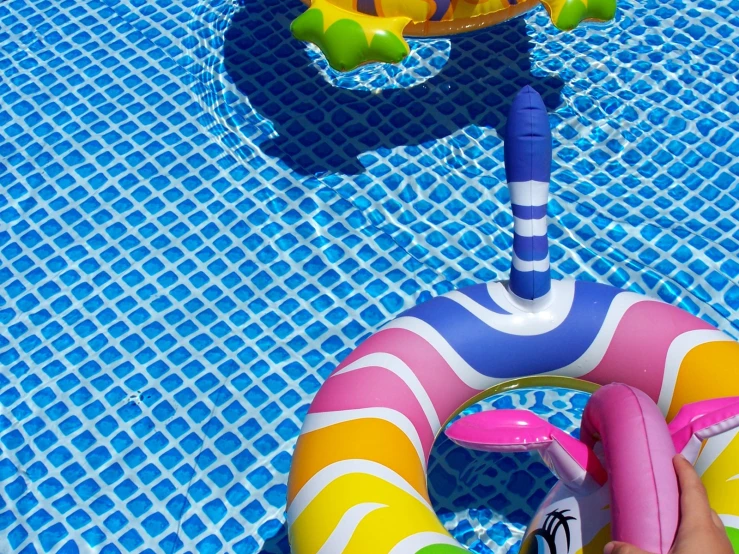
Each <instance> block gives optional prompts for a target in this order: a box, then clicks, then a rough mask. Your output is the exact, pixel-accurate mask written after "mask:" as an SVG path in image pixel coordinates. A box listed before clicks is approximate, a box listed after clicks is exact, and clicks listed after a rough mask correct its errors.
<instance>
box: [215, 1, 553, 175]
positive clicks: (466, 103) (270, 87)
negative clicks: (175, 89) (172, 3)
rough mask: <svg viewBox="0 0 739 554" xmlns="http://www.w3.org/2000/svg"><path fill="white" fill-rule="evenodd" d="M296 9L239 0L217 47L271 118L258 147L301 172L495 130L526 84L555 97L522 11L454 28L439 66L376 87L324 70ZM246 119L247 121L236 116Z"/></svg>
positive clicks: (338, 169) (348, 167)
mask: <svg viewBox="0 0 739 554" xmlns="http://www.w3.org/2000/svg"><path fill="white" fill-rule="evenodd" d="M303 9H304V7H303V6H302V4H301V3H300V2H298V1H297V0H244V1H243V2H242V3H241V5H240V9H239V11H238V12H236V13H235V14H234V16H233V19H232V21H231V24H230V26H229V28H228V30H227V31H226V34H225V43H224V48H223V55H224V63H225V67H226V71H227V73H228V75H229V76H230V78H231V80H232V81H233V82H234V83H235V85H236V86H237V88H238V90H239V91H240V92H241V93H243V94H244V95H245V96H246V97H247V98H248V101H249V104H250V105H251V106H252V108H253V109H254V110H255V111H256V112H257V113H259V114H260V115H261V116H263V117H264V118H266V119H268V120H269V121H271V123H272V125H273V126H274V130H275V132H276V136H274V135H273V136H272V137H270V138H263V139H261V140H262V142H261V143H259V144H258V146H259V148H260V149H261V150H262V151H263V152H264V153H265V154H266V155H268V156H271V157H275V158H279V159H280V160H282V161H283V162H284V163H285V164H286V165H288V166H289V167H290V168H291V169H293V170H295V171H296V172H298V173H300V174H301V175H321V174H326V173H343V174H347V175H356V174H360V173H363V172H364V167H363V166H362V164H361V163H360V161H359V160H358V156H360V155H361V154H363V153H365V152H373V151H376V150H378V149H383V148H385V149H390V148H395V147H399V146H411V145H418V144H422V143H429V142H433V141H439V140H441V139H444V138H446V137H449V136H450V135H452V134H453V133H454V132H455V131H457V130H459V129H461V128H464V127H467V126H469V125H477V126H480V127H488V128H495V129H496V130H497V132H498V133H500V132H501V131H502V127H503V125H504V122H505V114H506V113H507V110H508V106H509V104H510V101H511V100H512V97H513V95H515V93H516V92H517V91H518V90H519V89H520V88H521V87H522V86H524V85H526V84H530V85H532V86H533V87H534V88H535V89H536V90H537V91H539V92H540V93H541V94H542V96H543V97H544V100H545V103H546V104H547V107H548V108H549V109H550V110H551V109H554V108H556V107H557V106H558V105H559V104H560V102H561V100H560V93H561V90H562V87H563V85H564V83H563V82H562V81H561V80H560V79H559V78H557V77H552V76H545V77H540V76H536V75H534V74H532V64H531V60H530V53H531V50H532V48H533V45H532V43H531V42H530V40H529V37H528V36H527V34H526V29H527V28H526V23H525V21H524V20H523V19H521V18H518V19H515V20H513V21H509V22H507V23H504V24H501V25H498V26H496V27H493V28H490V29H484V30H482V31H478V32H477V33H474V34H471V35H463V36H458V37H453V38H452V39H451V40H452V45H451V54H450V58H449V60H448V61H447V62H446V64H445V65H444V67H443V68H442V69H441V70H440V72H439V73H438V74H437V75H435V76H433V77H431V78H430V79H428V80H427V81H425V82H423V83H421V84H419V85H416V86H411V87H409V88H404V89H391V90H382V91H380V92H378V93H375V92H372V91H361V90H348V89H345V88H339V87H336V86H334V85H332V84H330V83H329V82H327V81H326V80H325V79H324V77H323V76H322V75H321V73H320V70H319V68H318V67H316V65H315V63H314V62H313V61H312V60H311V58H310V57H309V55H308V51H307V50H306V48H305V45H304V44H303V43H301V42H299V41H297V40H295V39H294V38H293V37H292V35H291V34H290V23H291V21H292V20H293V19H294V18H295V17H297V16H298V15H299V14H300V13H301V11H302V10H303ZM242 117H244V116H242ZM245 117H248V115H247V116H245ZM247 123H251V124H252V125H253V124H254V121H247V120H246V119H244V121H242V122H241V123H240V124H239V125H244V124H247Z"/></svg>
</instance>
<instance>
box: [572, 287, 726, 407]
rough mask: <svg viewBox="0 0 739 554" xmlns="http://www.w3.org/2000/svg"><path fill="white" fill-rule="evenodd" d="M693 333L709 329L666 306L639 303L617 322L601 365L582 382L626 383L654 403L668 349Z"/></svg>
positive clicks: (681, 311) (655, 303)
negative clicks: (680, 337)
mask: <svg viewBox="0 0 739 554" xmlns="http://www.w3.org/2000/svg"><path fill="white" fill-rule="evenodd" d="M697 329H713V327H711V326H710V325H709V324H708V323H706V322H704V321H702V320H700V319H698V318H697V317H694V316H692V315H690V314H689V313H688V312H685V311H683V310H681V309H680V308H676V307H674V306H670V305H669V304H664V303H662V302H639V303H638V304H635V305H633V306H632V307H631V308H629V309H628V310H627V311H626V313H625V314H624V315H623V317H622V318H621V321H620V322H619V323H618V327H617V328H616V332H615V333H614V335H613V338H612V339H611V343H610V344H609V345H608V349H607V350H606V353H605V356H603V359H602V360H601V362H600V363H599V364H598V365H597V366H596V367H595V369H594V370H593V371H591V372H590V373H588V374H586V375H584V376H583V377H582V379H586V380H588V381H593V382H595V383H600V384H607V383H612V382H614V381H616V382H628V383H629V385H633V386H634V387H637V388H639V389H641V390H642V391H644V392H645V393H646V394H647V395H649V397H651V398H652V399H653V400H655V401H657V399H658V398H659V393H660V389H661V388H662V379H663V376H664V372H665V361H666V359H667V351H668V350H669V348H670V345H671V344H672V342H673V341H674V340H675V339H676V338H677V337H678V336H680V335H682V334H683V333H686V332H688V331H694V330H697Z"/></svg>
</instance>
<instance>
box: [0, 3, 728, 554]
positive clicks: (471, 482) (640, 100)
mask: <svg viewBox="0 0 739 554" xmlns="http://www.w3.org/2000/svg"><path fill="white" fill-rule="evenodd" d="M303 9H304V8H303V7H302V4H301V3H300V2H299V1H298V0H263V1H257V0H245V1H244V2H241V3H239V2H231V1H226V0H213V1H207V0H179V1H178V0H156V1H144V0H106V1H101V0H89V1H87V2H73V1H68V0H59V1H55V2H50V1H45V0H42V1H38V2H31V1H28V2H26V1H19V0H4V1H0V99H1V102H0V551H2V552H13V553H16V552H17V553H20V552H23V553H32V552H63V553H72V552H103V553H106V554H112V553H117V552H137V553H140V552H146V553H149V552H165V553H167V554H169V553H172V552H200V553H211V552H236V553H256V552H261V553H264V554H275V553H285V552H288V547H287V540H286V531H285V525H284V504H285V494H286V481H287V473H288V469H289V465H290V455H291V452H292V449H293V447H294V444H295V439H296V436H297V434H298V431H299V428H300V424H301V421H302V418H303V417H304V415H305V413H306V410H307V407H308V404H309V402H310V400H311V398H312V397H313V395H314V394H315V392H316V390H317V389H318V387H319V386H320V383H321V382H322V381H323V379H325V377H326V376H327V375H328V373H329V372H330V371H331V369H332V368H333V367H335V366H336V364H337V363H338V362H339V360H341V359H342V358H343V357H345V356H346V355H347V353H348V352H350V351H351V349H352V348H353V347H355V346H356V344H357V343H359V342H360V341H361V340H363V339H364V338H365V337H366V336H367V335H368V334H369V333H371V332H373V331H374V330H376V329H377V328H378V327H379V326H380V325H382V324H383V323H384V322H386V321H388V320H389V319H391V318H392V317H394V316H396V315H397V314H398V313H400V312H401V311H402V310H404V309H407V308H409V307H411V306H412V305H414V304H415V303H417V302H420V301H424V300H426V299H428V298H430V297H431V296H433V295H437V294H441V293H444V292H446V291H449V290H451V289H453V288H456V287H461V286H465V285H468V284H471V283H477V282H483V281H488V280H494V279H501V278H505V277H506V276H507V272H508V268H509V264H510V248H511V236H512V217H511V215H510V212H509V209H508V192H507V188H506V183H505V175H504V169H503V164H502V159H503V145H502V141H501V132H502V130H503V127H504V125H505V114H506V112H507V108H508V105H509V103H510V101H511V99H512V97H513V95H514V94H515V93H516V92H517V91H518V90H519V89H520V87H522V86H523V85H526V84H530V85H532V86H533V87H534V88H535V89H536V90H538V91H539V92H540V93H541V94H542V96H543V98H544V100H545V103H546V105H547V107H548V109H549V111H550V120H551V125H552V133H553V137H554V164H553V172H552V184H551V201H550V203H549V216H550V226H549V236H550V240H551V259H552V266H553V272H554V274H555V276H556V277H565V276H566V277H573V278H577V279H590V280H596V281H600V282H604V283H606V282H607V283H611V284H613V285H616V286H620V287H624V288H629V289H631V290H635V291H640V292H643V293H645V294H647V295H650V296H653V297H659V298H662V299H663V300H665V301H667V302H670V303H673V304H676V305H679V306H681V307H683V308H684V309H686V310H688V311H690V312H691V313H694V314H697V315H699V316H700V317H703V318H704V319H706V320H707V321H710V322H711V323H713V324H715V325H716V326H718V327H719V328H720V329H722V330H724V331H726V332H727V333H729V334H732V335H734V336H736V335H737V332H738V331H739V285H738V284H737V275H738V274H739V263H738V262H737V250H738V249H739V230H738V227H737V222H739V161H737V159H738V155H739V118H738V117H737V114H738V113H739V102H737V100H736V98H737V92H738V91H739V81H738V80H737V76H738V75H739V72H738V67H737V61H736V60H737V51H738V50H739V15H737V14H739V0H719V1H711V0H703V1H698V2H691V3H685V2H681V1H676V0H666V1H662V2H656V1H653V0H648V1H645V2H639V3H636V2H628V1H623V0H622V1H621V2H620V4H619V13H618V16H617V19H616V21H614V22H613V23H611V24H608V25H605V26H585V27H583V28H581V29H579V30H577V31H575V32H573V33H570V34H563V33H560V32H558V31H556V30H555V29H554V28H553V27H552V26H551V25H550V24H549V21H548V17H547V16H546V14H545V12H544V11H543V9H541V8H539V9H537V10H535V11H534V12H532V13H530V14H528V15H527V16H525V17H523V18H519V19H516V20H514V21H511V22H509V23H506V24H503V25H500V26H498V27H495V28H492V29H487V30H482V31H479V32H476V33H474V34H471V35H465V36H460V37H454V38H452V39H433V40H431V39H429V40H412V41H410V43H411V46H412V53H411V56H410V57H409V58H408V59H407V60H406V61H405V62H404V63H403V64H402V65H400V66H397V67H386V66H367V67H364V68H362V69H361V70H358V71H357V72H354V73H351V74H347V75H339V74H336V73H334V72H333V71H331V70H329V69H328V68H327V65H326V63H325V61H324V60H323V58H322V57H321V56H320V54H319V53H318V52H317V51H316V50H315V49H313V48H308V47H306V46H305V45H303V44H301V43H298V42H296V41H294V40H293V39H292V38H291V37H290V34H289V30H288V28H289V24H290V21H291V20H292V19H293V18H295V17H296V16H297V15H298V14H299V13H301V11H302V10H303ZM506 398H507V400H506ZM506 398H504V399H501V398H497V399H494V400H492V401H490V402H493V403H495V402H498V403H500V402H503V403H505V402H511V403H512V404H511V405H515V406H528V407H533V406H539V407H538V408H537V409H538V410H540V411H541V413H542V414H545V415H546V416H547V417H549V418H551V420H552V421H554V422H557V423H558V424H560V425H561V426H562V427H564V428H567V429H568V430H573V429H575V428H576V426H577V422H578V414H579V411H580V410H581V407H582V402H583V398H582V395H578V394H576V393H571V392H565V391H550V392H542V391H530V392H529V393H526V394H523V393H520V394H518V393H517V394H512V395H510V396H507V397H506ZM430 470H431V477H430V485H431V490H432V495H433V497H434V502H435V506H436V507H437V511H438V513H439V515H440V517H441V518H442V520H443V521H444V522H445V524H446V525H447V527H448V528H449V529H450V531H451V532H452V533H453V534H454V535H455V537H457V538H458V539H459V540H460V541H461V542H463V543H464V544H467V545H468V546H469V547H470V548H471V549H472V550H473V551H475V552H491V551H492V552H506V551H508V550H511V551H513V550H515V549H516V548H517V540H518V539H519V538H520V532H521V530H522V528H523V525H525V522H526V520H527V518H528V517H530V515H531V514H532V512H533V510H534V508H535V505H536V502H538V501H539V500H540V499H541V496H542V494H543V493H544V491H546V488H547V487H548V486H549V485H551V482H552V478H551V476H550V475H549V474H548V473H547V472H546V471H544V470H543V466H542V465H541V464H539V463H538V462H537V461H536V460H534V459H531V458H528V457H519V458H513V457H509V456H497V457H496V456H493V455H487V456H479V455H477V454H474V453H469V452H465V451H464V450H462V449H459V448H456V447H453V446H452V445H451V444H449V443H448V442H445V441H444V440H443V439H442V440H440V441H439V444H437V445H436V449H435V452H434V456H433V460H432V464H431V468H430Z"/></svg>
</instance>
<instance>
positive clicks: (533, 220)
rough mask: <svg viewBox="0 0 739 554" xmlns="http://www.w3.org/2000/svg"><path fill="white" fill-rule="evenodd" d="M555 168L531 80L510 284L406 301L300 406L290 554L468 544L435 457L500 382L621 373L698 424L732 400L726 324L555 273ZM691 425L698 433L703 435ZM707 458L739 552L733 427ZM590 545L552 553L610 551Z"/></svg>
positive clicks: (515, 153) (513, 172)
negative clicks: (550, 207) (550, 205)
mask: <svg viewBox="0 0 739 554" xmlns="http://www.w3.org/2000/svg"><path fill="white" fill-rule="evenodd" d="M550 163H551V133H550V130H549V122H548V117H547V112H546V109H545V107H544V104H543V102H542V100H541V98H540V97H539V95H538V94H537V93H536V92H535V91H534V90H533V89H531V88H530V87H526V88H524V89H523V90H522V91H521V92H520V93H519V94H518V96H517V97H516V98H515V100H514V102H513V104H512V107H511V112H510V115H509V120H508V126H507V129H506V136H505V167H506V175H507V178H508V184H509V190H510V197H511V204H512V209H513V216H514V237H513V255H512V263H511V273H510V280H509V281H508V282H496V283H490V284H480V285H475V286H471V287H468V288H465V289H462V290H457V291H453V292H450V293H448V294H445V295H442V296H439V297H436V298H434V299H432V300H429V301H427V302H424V303H422V304H420V305H418V306H415V307H414V308H411V309H410V310H408V311H406V312H404V313H403V314H401V315H400V316H399V317H398V318H397V319H395V320H394V321H392V322H390V323H388V324H387V325H385V326H384V327H383V328H382V329H380V330H379V331H378V332H376V333H375V334H374V335H372V336H371V337H369V338H368V339H366V340H365V341H364V342H363V343H362V344H360V345H359V346H358V347H357V348H356V349H355V350H354V351H353V352H352V353H351V354H350V355H349V356H348V357H347V358H346V359H345V360H343V362H342V363H341V364H340V365H339V366H338V367H337V368H336V369H335V370H334V372H333V373H332V374H331V375H330V376H329V377H328V379H327V380H326V382H325V383H324V384H323V385H322V386H321V388H320V390H319V391H318V393H317V395H316V397H315V399H314V400H313V402H312V404H311V407H310V409H309V411H308V414H307V415H306V418H305V421H304V423H303V427H302V430H301V433H300V436H299V438H298V442H297V445H296V449H295V453H294V456H293V461H292V467H291V470H290V476H289V482H288V507H287V520H288V525H289V538H290V543H291V548H292V552H293V553H294V554H341V553H345V554H349V553H351V554H359V553H361V554H388V553H390V554H412V553H418V554H452V553H457V552H459V553H461V552H466V551H467V550H466V548H465V547H464V546H462V545H460V544H458V543H457V542H456V541H455V540H454V539H453V538H452V537H451V536H450V535H449V533H448V532H447V531H446V530H445V528H444V526H443V525H442V524H441V522H440V521H439V520H438V518H437V516H436V514H435V513H434V510H433V508H432V506H431V503H430V500H429V495H428V490H427V485H426V464H427V462H428V457H429V454H430V452H431V448H432V446H433V443H434V440H435V438H436V436H437V435H438V434H439V433H440V432H441V431H442V430H443V429H444V428H445V427H446V424H447V423H448V422H449V421H451V420H452V419H453V418H454V417H455V416H456V415H457V414H459V413H460V412H461V411H462V410H463V409H464V408H466V407H467V406H469V405H471V404H473V403H475V402H477V401H479V400H480V399H482V398H485V397H487V396H490V395H492V394H495V393H497V392H500V391H503V390H506V389H511V388H516V387H524V386H540V385H541V386H565V387H568V388H571V389H579V390H586V391H589V392H593V391H595V390H596V389H598V387H599V386H601V385H608V384H610V383H623V384H625V385H627V386H628V387H633V388H636V389H638V390H640V391H643V393H644V394H645V395H646V397H648V398H649V399H651V401H652V402H653V403H655V404H656V406H657V407H658V409H659V412H660V413H661V415H660V417H666V418H667V420H668V421H671V423H670V425H671V426H672V425H675V426H677V427H680V428H682V427H685V426H688V428H689V430H690V425H689V424H690V423H691V421H692V419H691V418H687V419H686V415H685V413H686V412H682V413H681V415H679V416H678V417H676V416H677V415H678V412H679V411H680V410H681V408H683V407H687V406H688V405H689V404H692V403H696V402H704V401H707V400H714V401H715V402H718V403H719V404H721V405H723V404H722V403H723V402H724V401H720V400H716V399H721V398H724V397H728V396H739V343H737V342H735V341H733V340H732V339H731V338H730V337H728V336H727V335H725V334H723V333H722V332H720V331H718V330H716V329H715V328H713V327H711V326H710V325H709V324H707V323H706V322H704V321H702V320H701V319H698V318H696V317H694V316H692V315H690V314H689V313H687V312H685V311H683V310H681V309H679V308H677V307H674V306H670V305H668V304H666V303H663V302H661V301H658V300H654V299H651V298H647V297H645V296H642V295H639V294H635V293H632V292H627V291H623V290H620V289H618V288H614V287H611V286H607V285H602V284H597V283H593V282H588V281H571V280H562V281H557V280H552V279H551V278H550V272H549V253H548V244H547V219H546V217H547V215H546V206H547V199H548V189H549V171H550ZM719 407H720V406H719ZM655 409H656V408H655ZM461 421H462V422H463V421H464V419H462V420H461ZM675 422H677V423H675ZM675 430H677V429H675ZM694 435H695V437H697V439H696V440H698V441H699V442H700V441H702V440H704V439H705V438H707V437H708V436H709V435H710V434H709V435H701V434H700V433H699V432H696V433H694ZM689 439H690V440H693V434H690V437H689ZM483 442H484V441H483ZM688 442H690V441H688ZM599 444H600V443H599ZM585 446H586V447H587V446H588V445H585ZM694 446H695V445H694ZM700 446H702V445H699V447H698V449H697V450H698V451H699V450H700ZM555 469H556V468H555ZM560 469H561V468H560ZM589 469H590V470H592V468H589ZM698 469H699V472H700V473H701V475H702V479H703V482H704V484H705V486H706V488H707V490H708V494H709V498H710V501H711V504H712V506H713V508H714V510H715V511H716V512H717V513H718V514H719V515H720V517H721V519H722V520H723V521H724V523H725V525H726V527H727V531H728V533H729V536H730V538H732V540H733V541H734V545H735V550H736V551H737V552H739V479H737V478H736V476H737V474H739V436H737V434H736V433H724V434H722V435H721V436H718V437H715V438H712V439H710V440H709V441H708V442H707V443H706V444H705V446H704V448H703V451H702V452H701V457H700V459H699V460H698ZM588 473H589V474H592V475H597V471H588ZM558 474H560V476H562V471H558ZM600 480H601V481H602V476H601V478H600ZM638 492H639V491H636V493H637V494H638ZM601 512H603V513H602V514H600V515H602V516H603V515H607V514H608V513H609V511H608V510H601ZM563 517H565V516H563ZM644 517H647V516H644ZM560 519H562V518H561V517H560ZM540 523H541V524H542V525H544V526H545V527H548V528H549V529H550V530H551V529H553V528H554V527H556V526H561V523H559V522H557V521H547V522H540ZM601 523H603V525H602V526H601V527H603V526H606V525H608V521H605V522H601ZM608 534H610V532H605V533H600V534H599V536H598V537H597V538H594V539H593V541H602V540H604V539H607V538H608V536H607V535H608ZM593 541H588V540H587V539H583V541H582V542H583V544H582V545H581V546H578V547H577V549H574V550H571V549H570V548H571V547H572V546H574V543H573V544H570V545H567V548H568V549H567V550H565V549H562V550H560V551H558V552H557V553H556V554H562V553H563V552H568V553H569V552H572V553H573V554H574V553H576V552H584V553H589V552H598V553H600V552H602V545H601V550H597V548H596V547H595V546H593ZM567 542H569V540H568V541H567ZM529 544H531V542H530V543H529ZM534 544H536V542H534ZM530 552H537V551H536V550H531V551H530Z"/></svg>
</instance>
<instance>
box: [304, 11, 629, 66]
mask: <svg viewBox="0 0 739 554" xmlns="http://www.w3.org/2000/svg"><path fill="white" fill-rule="evenodd" d="M303 2H304V3H306V4H308V6H309V8H308V10H307V11H306V12H305V13H303V14H301V15H300V16H299V17H298V18H297V19H296V20H295V21H294V22H293V24H292V27H291V29H292V33H293V36H295V38H297V39H298V40H302V41H305V42H311V43H313V44H315V45H316V46H318V48H320V49H321V51H322V52H323V54H324V55H325V56H326V59H327V60H328V63H329V65H330V66H331V67H333V68H334V69H336V70H337V71H350V70H352V69H355V68H357V67H359V66H360V65H364V64H366V63H371V62H383V63H398V62H400V61H402V60H403V59H404V58H405V57H406V56H407V55H408V54H409V53H410V49H409V47H408V43H406V41H405V38H404V36H420V37H432V36H445V35H453V34H458V33H463V32H467V31H474V30H476V29H481V28H483V27H489V26H491V25H495V24H497V23H502V22H503V21H508V20H509V19H512V18H514V17H516V16H518V15H521V14H523V13H525V12H527V11H529V10H531V9H532V8H534V7H536V6H538V5H539V0H435V1H429V0H303ZM541 3H543V4H544V7H545V8H546V10H547V12H549V16H550V18H551V20H552V23H554V25H555V26H556V27H557V28H559V29H561V30H571V29H574V28H575V27H577V26H578V25H579V24H580V23H581V22H582V21H586V20H591V21H601V22H603V21H610V20H611V19H613V17H614V16H615V14H616V0H541Z"/></svg>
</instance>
